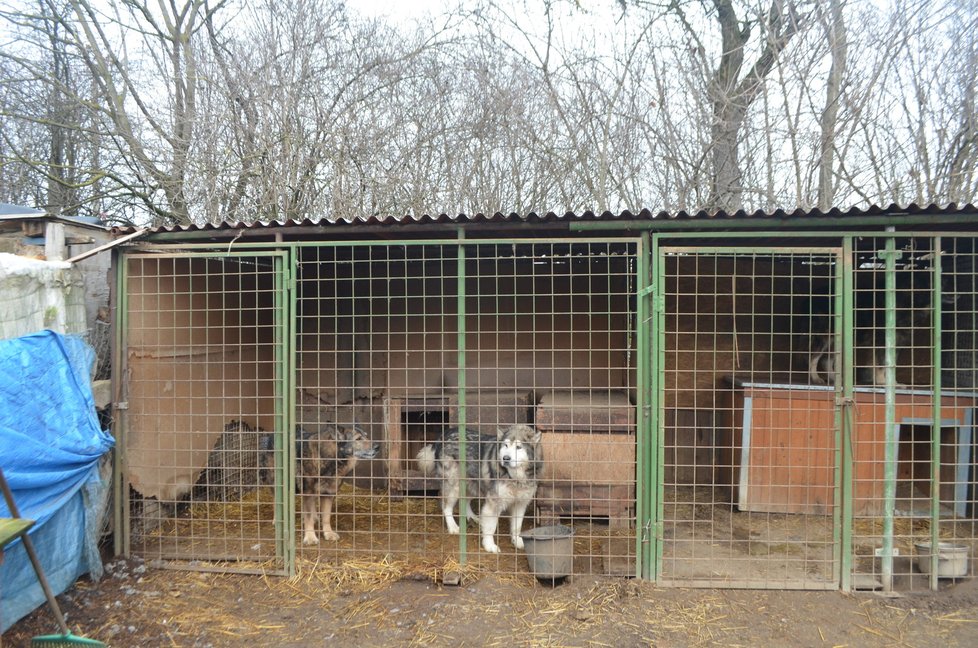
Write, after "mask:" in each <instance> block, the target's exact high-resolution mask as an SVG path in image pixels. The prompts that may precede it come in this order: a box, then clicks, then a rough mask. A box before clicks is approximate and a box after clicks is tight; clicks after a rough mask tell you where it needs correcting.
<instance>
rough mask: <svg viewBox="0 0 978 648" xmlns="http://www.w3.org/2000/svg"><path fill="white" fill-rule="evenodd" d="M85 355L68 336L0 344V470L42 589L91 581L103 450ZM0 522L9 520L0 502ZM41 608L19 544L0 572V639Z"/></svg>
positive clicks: (89, 358) (106, 445)
mask: <svg viewBox="0 0 978 648" xmlns="http://www.w3.org/2000/svg"><path fill="white" fill-rule="evenodd" d="M94 359H95V353H94V351H93V350H92V348H91V347H90V346H88V344H87V343H86V342H85V341H84V340H82V339H81V338H78V337H70V336H69V337H66V336H63V335H60V334H58V333H55V332H53V331H43V332H41V333H36V334H33V335H27V336H24V337H20V338H15V339H12V340H0V467H2V468H3V472H4V476H5V477H6V478H7V483H8V484H9V485H10V488H11V491H12V492H13V496H14V502H15V503H16V505H17V508H18V509H19V511H20V515H21V517H25V518H30V519H33V520H36V521H37V524H36V525H35V526H34V527H33V529H31V532H30V536H31V540H32V542H33V544H34V547H35V549H36V550H37V553H38V556H39V558H40V562H41V565H42V567H43V569H44V572H45V575H46V576H47V578H48V580H49V582H50V584H51V588H52V589H53V590H54V591H55V593H60V592H63V591H64V590H65V589H67V588H68V587H69V586H70V585H71V584H72V583H74V581H75V580H76V579H77V578H78V577H79V576H80V575H82V574H84V573H86V572H89V571H91V572H93V573H96V572H97V574H98V575H101V568H102V565H101V562H100V560H99V556H98V549H97V540H98V538H97V535H98V529H97V528H96V526H97V518H98V517H99V515H100V513H101V511H102V510H103V507H104V503H105V495H106V490H107V489H106V484H105V483H104V482H103V480H102V478H101V477H100V472H99V460H100V459H101V458H102V456H103V455H104V454H105V453H106V452H108V451H109V449H111V448H112V445H113V443H114V441H113V439H112V436H111V435H109V433H107V432H105V431H103V430H102V428H101V426H100V425H99V422H98V418H97V415H96V412H95V400H94V398H93V396H92V387H91V378H92V375H91V372H92V368H93V363H94ZM0 517H11V513H10V511H9V509H8V508H7V505H6V503H5V502H3V501H2V498H0ZM44 601H45V599H44V594H43V591H42V590H41V588H40V585H39V584H38V582H37V576H36V575H35V573H34V570H33V567H32V566H31V564H30V561H29V560H28V558H27V555H26V552H25V551H24V548H23V543H22V542H21V541H20V540H18V541H16V542H15V543H12V544H10V545H7V547H6V549H5V556H4V561H3V564H2V565H0V632H2V631H4V630H6V629H7V628H8V627H9V626H10V625H12V624H13V623H14V622H16V621H17V620H18V619H20V618H21V617H23V616H24V615H26V614H27V613H29V612H30V611H31V610H33V609H34V608H35V607H37V606H38V605H40V604H41V603H43V602H44Z"/></svg>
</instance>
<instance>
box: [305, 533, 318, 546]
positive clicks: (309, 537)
mask: <svg viewBox="0 0 978 648" xmlns="http://www.w3.org/2000/svg"><path fill="white" fill-rule="evenodd" d="M302 544H304V545H316V544H319V538H318V537H317V536H316V532H315V531H306V533H305V535H303V536H302Z"/></svg>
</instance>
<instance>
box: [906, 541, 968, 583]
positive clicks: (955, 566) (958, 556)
mask: <svg viewBox="0 0 978 648" xmlns="http://www.w3.org/2000/svg"><path fill="white" fill-rule="evenodd" d="M916 546H917V569H919V570H920V571H921V572H922V573H924V574H929V573H930V566H931V565H930V561H931V556H932V555H933V554H934V552H933V550H931V544H930V543H929V542H918V543H917V545H916ZM967 575H968V547H967V546H965V545H960V544H953V543H950V542H938V543H937V577H938V578H962V577H964V576H967Z"/></svg>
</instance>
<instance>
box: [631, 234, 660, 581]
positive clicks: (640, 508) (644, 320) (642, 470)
mask: <svg viewBox="0 0 978 648" xmlns="http://www.w3.org/2000/svg"><path fill="white" fill-rule="evenodd" d="M649 243H650V237H649V233H648V232H643V233H642V237H641V238H640V239H639V242H638V250H637V252H638V263H636V275H637V277H636V282H635V289H636V293H637V295H638V296H637V298H636V303H635V320H636V327H635V328H636V344H635V350H636V354H637V356H638V362H637V363H636V374H637V375H636V391H635V394H636V398H635V400H636V402H635V407H636V410H637V412H636V414H637V417H636V424H637V428H638V429H637V430H636V437H635V440H636V447H635V452H636V454H635V456H636V466H635V556H636V557H637V559H636V561H635V576H636V578H650V576H651V569H650V561H649V556H648V552H647V551H646V547H651V546H654V542H655V541H654V540H653V539H652V538H650V537H649V535H650V534H649V529H650V525H649V520H650V519H651V516H650V515H649V504H650V499H649V491H650V490H651V489H650V486H651V482H650V481H649V477H650V474H651V471H650V470H649V467H650V466H649V462H648V461H647V454H648V452H649V446H650V441H651V438H652V435H651V431H652V429H653V428H652V421H653V418H654V416H655V414H654V412H653V409H652V407H651V400H650V398H649V393H648V390H649V377H650V372H649V365H650V363H651V362H652V358H651V357H650V356H651V353H650V349H649V342H650V338H649V335H650V333H649V315H648V313H649V293H648V290H647V288H648V282H649V269H650V268H649Z"/></svg>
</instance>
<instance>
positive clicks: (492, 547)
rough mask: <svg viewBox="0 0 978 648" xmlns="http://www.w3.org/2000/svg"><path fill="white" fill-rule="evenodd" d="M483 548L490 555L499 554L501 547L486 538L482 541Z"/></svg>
mask: <svg viewBox="0 0 978 648" xmlns="http://www.w3.org/2000/svg"><path fill="white" fill-rule="evenodd" d="M482 548H483V549H485V550H486V551H488V552H489V553H496V554H497V553H499V545H497V544H496V543H495V542H493V541H492V539H491V538H486V539H485V540H483V541H482Z"/></svg>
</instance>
